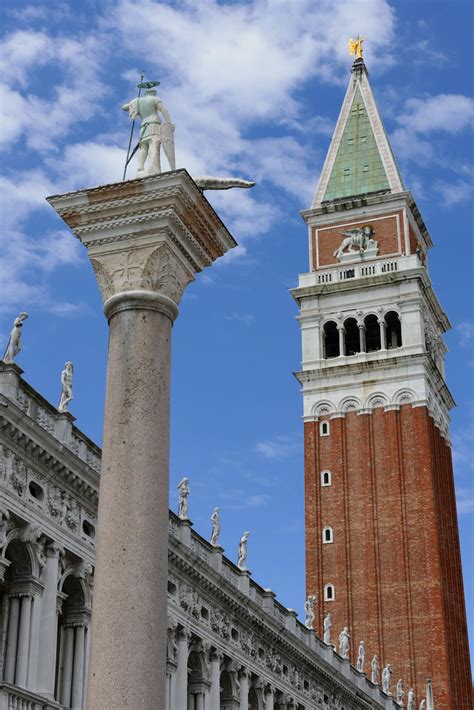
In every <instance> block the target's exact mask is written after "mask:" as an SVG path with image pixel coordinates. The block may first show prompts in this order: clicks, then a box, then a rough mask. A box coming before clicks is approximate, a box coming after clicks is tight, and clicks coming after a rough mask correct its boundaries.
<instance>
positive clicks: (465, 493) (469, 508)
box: [456, 488, 474, 515]
mask: <svg viewBox="0 0 474 710" xmlns="http://www.w3.org/2000/svg"><path fill="white" fill-rule="evenodd" d="M456 503H457V509H458V513H459V514H460V515H467V514H469V513H474V490H472V489H471V488H456Z"/></svg>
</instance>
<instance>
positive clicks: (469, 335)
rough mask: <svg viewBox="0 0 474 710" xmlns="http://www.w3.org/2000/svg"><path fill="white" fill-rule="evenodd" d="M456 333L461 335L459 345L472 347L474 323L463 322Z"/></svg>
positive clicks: (458, 325) (457, 327) (459, 324)
mask: <svg viewBox="0 0 474 710" xmlns="http://www.w3.org/2000/svg"><path fill="white" fill-rule="evenodd" d="M456 331H457V332H458V333H459V344H460V345H463V346H470V345H472V343H473V341H474V323H470V322H469V321H462V322H461V323H458V324H457V325H456Z"/></svg>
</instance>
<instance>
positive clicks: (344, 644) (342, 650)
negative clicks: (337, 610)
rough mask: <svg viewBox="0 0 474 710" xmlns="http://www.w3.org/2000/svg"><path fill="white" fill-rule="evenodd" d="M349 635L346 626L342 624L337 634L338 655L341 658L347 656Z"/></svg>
mask: <svg viewBox="0 0 474 710" xmlns="http://www.w3.org/2000/svg"><path fill="white" fill-rule="evenodd" d="M350 638H351V637H350V635H349V629H348V628H347V626H344V628H343V629H342V631H341V633H340V634H339V655H340V656H342V658H349V645H350Z"/></svg>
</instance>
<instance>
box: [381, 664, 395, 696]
mask: <svg viewBox="0 0 474 710" xmlns="http://www.w3.org/2000/svg"><path fill="white" fill-rule="evenodd" d="M392 674H393V671H392V666H391V664H390V663H387V665H386V666H385V668H384V669H383V671H382V690H383V692H384V693H386V694H387V695H391V694H392V693H391V691H390V684H391V682H392Z"/></svg>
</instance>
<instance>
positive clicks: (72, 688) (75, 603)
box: [56, 574, 90, 708]
mask: <svg viewBox="0 0 474 710" xmlns="http://www.w3.org/2000/svg"><path fill="white" fill-rule="evenodd" d="M62 595H63V603H62V608H61V611H60V614H59V620H58V621H59V624H58V646H57V664H56V668H57V672H56V697H57V699H58V700H59V702H60V703H61V704H62V705H64V707H66V708H80V707H82V702H83V697H84V683H85V669H86V665H87V658H86V649H87V646H88V639H87V634H88V633H89V613H90V612H89V610H88V609H86V600H85V595H84V587H83V585H82V583H81V580H80V578H79V577H77V576H75V575H74V574H70V575H68V576H67V577H66V579H65V580H64V583H63V586H62Z"/></svg>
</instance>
